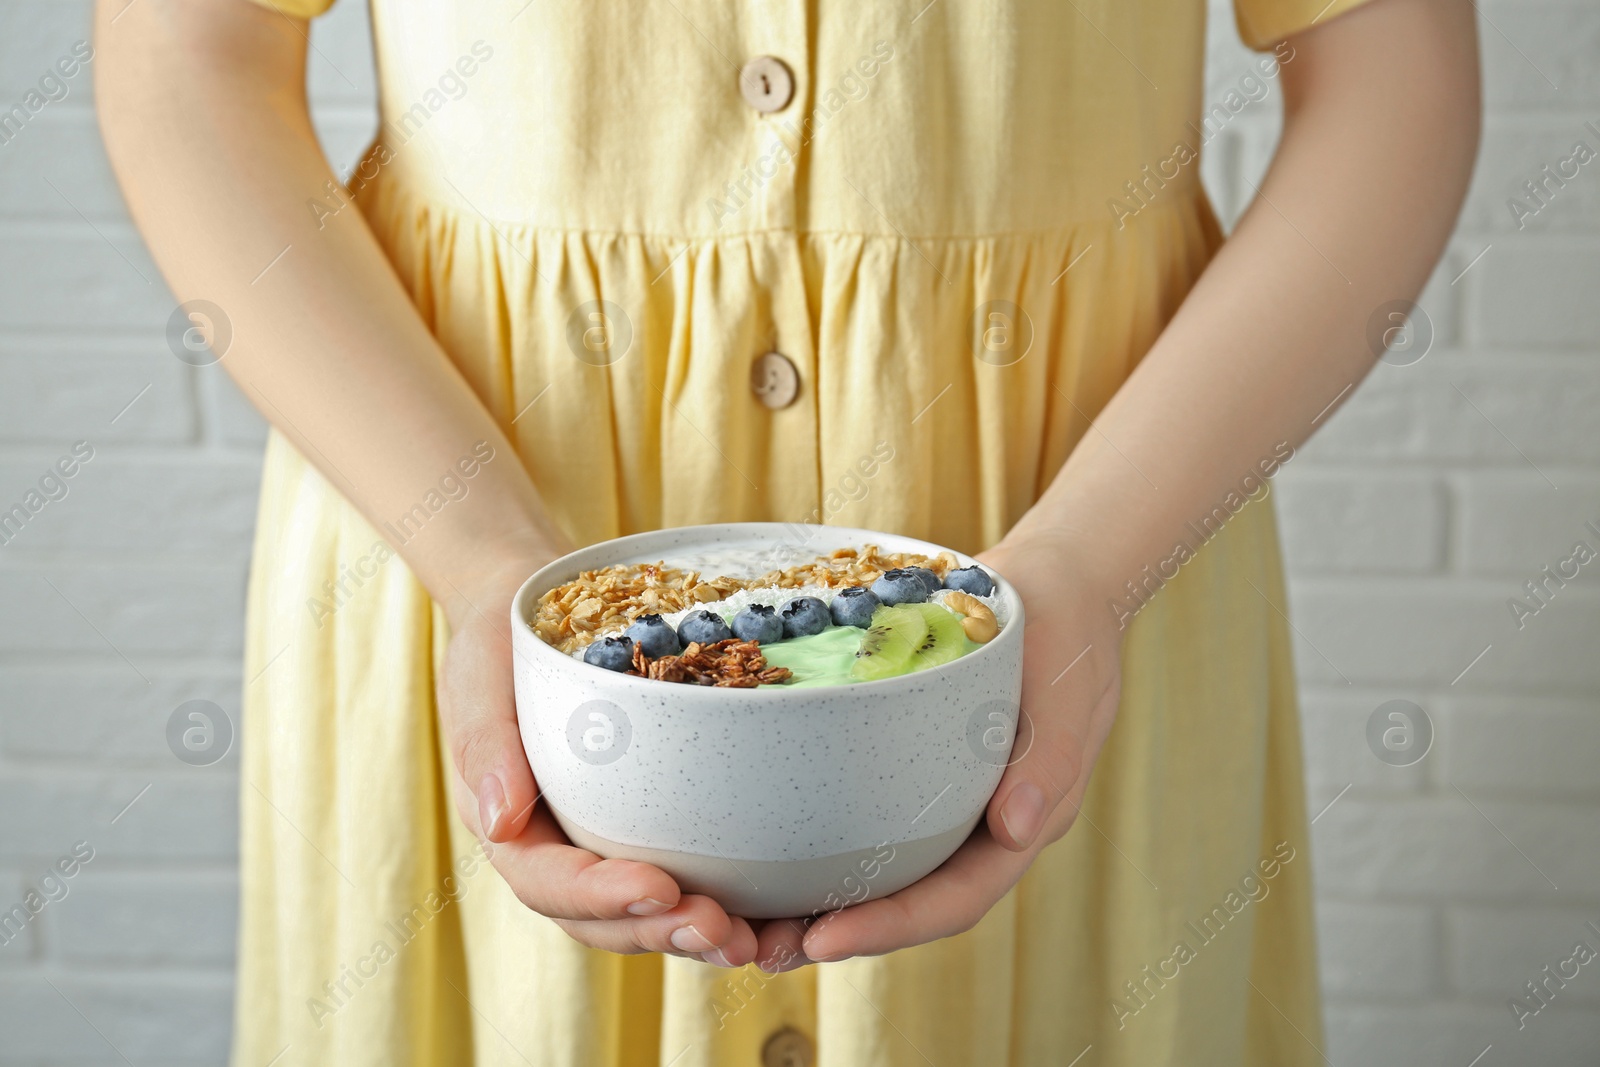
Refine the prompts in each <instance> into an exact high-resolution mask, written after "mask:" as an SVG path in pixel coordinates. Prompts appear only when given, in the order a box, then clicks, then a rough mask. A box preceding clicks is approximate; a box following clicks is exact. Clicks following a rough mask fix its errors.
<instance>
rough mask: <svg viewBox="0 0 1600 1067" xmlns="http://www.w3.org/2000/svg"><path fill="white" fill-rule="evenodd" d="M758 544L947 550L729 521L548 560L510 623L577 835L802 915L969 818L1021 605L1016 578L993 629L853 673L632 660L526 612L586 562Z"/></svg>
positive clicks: (1001, 739)
mask: <svg viewBox="0 0 1600 1067" xmlns="http://www.w3.org/2000/svg"><path fill="white" fill-rule="evenodd" d="M752 544H756V545H782V544H787V545H792V546H796V547H801V546H803V547H804V549H805V550H807V551H814V552H815V553H817V554H823V553H827V552H829V551H831V550H833V549H835V548H843V547H859V546H861V545H865V544H876V545H878V546H879V547H880V548H882V549H883V551H885V552H888V553H892V552H920V553H923V554H925V555H928V556H934V555H937V554H938V553H939V552H941V551H944V549H943V548H941V547H940V546H938V545H932V544H928V543H927V542H925V541H917V540H913V539H911V538H907V537H898V536H895V535H893V534H885V533H877V532H873V531H870V530H854V529H846V528H843V527H831V526H797V525H793V524H780V523H733V524H728V525H721V526H693V527H682V528H679V529H672V530H658V531H654V532H651V533H644V534H636V535H634V536H631V537H623V538H618V539H616V540H614V541H606V542H603V543H601V544H597V545H592V546H590V547H588V548H584V549H580V550H579V551H577V552H573V553H571V554H570V555H567V556H563V557H562V558H561V559H558V560H556V561H555V562H554V563H551V564H550V565H548V566H546V567H544V568H542V569H541V570H540V571H539V572H538V573H537V574H535V575H534V576H533V577H532V578H529V579H528V581H527V582H526V583H525V584H524V585H523V586H522V588H521V589H520V590H519V591H518V593H517V596H516V599H515V601H513V603H512V608H511V621H512V629H513V635H512V643H513V648H514V652H515V655H516V697H517V716H518V720H519V723H520V727H521V732H522V743H523V745H524V747H525V748H526V749H527V753H528V760H529V762H530V764H531V765H532V767H533V773H534V775H535V777H536V778H537V779H538V783H539V788H540V790H541V791H542V795H543V798H544V800H545V801H547V802H548V803H549V804H550V808H551V810H552V812H554V814H555V817H556V819H557V821H558V822H559V823H560V824H561V827H562V828H563V829H564V830H565V831H566V833H567V836H568V837H570V838H571V839H572V841H573V842H574V843H575V844H577V845H579V846H581V847H583V848H586V849H589V850H591V851H593V852H596V853H598V854H599V855H601V856H605V857H608V858H614V857H623V858H628V859H637V860H644V861H646V862H649V863H653V864H655V865H656V866H659V867H661V868H662V869H663V870H665V871H667V872H668V873H669V874H671V875H672V876H673V877H674V878H676V879H677V880H678V882H679V884H680V885H681V886H682V887H683V889H684V891H685V892H694V893H704V894H706V895H708V896H710V897H712V898H713V899H715V900H717V901H718V902H719V903H721V904H722V905H723V906H724V907H725V908H726V909H727V910H728V911H729V912H730V913H732V914H735V915H743V916H746V917H748V918H780V917H788V916H806V915H811V914H813V913H815V912H820V911H831V910H834V909H836V908H839V907H843V906H845V905H848V904H853V903H859V902H860V901H862V900H866V899H868V898H869V897H880V896H884V895H886V894H888V893H892V892H895V891H896V890H899V889H903V888H904V887H906V886H908V885H910V884H911V883H912V882H914V881H916V880H917V879H919V878H921V877H922V876H923V875H925V874H927V873H928V872H930V871H932V870H933V869H934V868H935V867H937V866H939V864H941V863H943V862H944V861H945V860H946V859H947V858H948V857H949V856H950V854H951V853H952V852H954V851H955V850H956V848H957V846H959V845H960V844H961V842H962V841H963V840H965V839H966V837H967V835H968V834H969V833H971V832H972V829H973V827H974V826H975V825H976V824H977V822H978V819H979V818H980V817H981V816H982V814H983V810H984V807H985V806H986V804H987V803H988V800H989V797H990V796H991V795H992V794H993V792H994V789H995V786H996V785H997V784H999V781H1000V776H1001V773H1002V772H1003V771H1004V768H1005V764H1006V762H1007V760H1008V759H1009V756H1010V751H1011V742H1012V739H1013V737H1014V736H1015V732H1016V723H1017V709H1018V704H1019V700H1020V698H1021V692H1022V625H1023V617H1022V602H1021V600H1020V599H1019V598H1018V596H1017V594H1016V591H1015V590H1014V589H1013V588H1012V587H1011V586H1010V585H1009V584H1008V583H1007V582H1006V581H1005V579H1004V578H1002V577H1001V576H999V575H995V579H996V582H997V585H998V590H997V595H998V596H1000V597H1001V598H1002V606H1003V608H1004V609H1005V610H1004V615H1003V617H1004V618H1006V619H1007V620H1008V621H1007V622H1006V625H1005V627H1004V628H1003V629H1002V630H1001V632H1000V634H999V636H997V637H996V638H995V639H994V640H993V641H990V642H989V643H988V644H986V645H984V646H983V647H981V648H979V649H977V650H975V651H973V652H970V653H968V654H967V655H965V656H962V657H961V658H959V659H957V660H954V661H952V662H950V663H948V664H945V665H944V666H942V667H937V668H931V669H928V670H923V671H918V672H916V673H913V674H907V675H901V676H899V677H896V678H887V679H884V680H881V681H875V682H858V683H854V684H850V685H839V686H820V687H815V688H805V689H790V690H785V689H780V688H763V689H731V688H716V687H706V686H696V685H684V684H674V683H670V682H662V681H653V680H649V679H645V678H637V677H631V676H629V675H625V674H620V673H617V672H613V671H607V670H602V669H601V668H599V667H594V666H591V665H589V664H586V663H583V662H581V661H579V660H577V659H575V658H573V657H572V656H569V655H567V654H566V653H563V652H561V651H559V650H557V649H555V648H553V647H551V646H550V645H547V644H545V643H544V642H543V641H542V640H540V639H539V638H538V637H537V636H536V635H535V634H534V632H533V629H532V627H531V626H530V624H529V620H530V619H531V617H532V615H533V612H534V609H535V608H536V607H537V604H538V601H539V597H540V596H541V595H543V594H544V593H545V592H546V591H548V590H549V589H552V588H554V587H555V586H558V585H561V584H562V583H564V582H567V581H570V580H572V579H573V578H575V577H577V576H578V573H579V572H580V571H586V570H593V569H596V568H599V567H605V566H610V565H611V564H615V563H629V562H654V561H656V560H665V561H667V563H668V564H669V565H671V564H672V562H673V560H674V558H675V557H679V558H681V557H683V556H685V555H687V554H690V553H696V554H699V553H703V552H705V551H707V550H715V549H716V546H718V545H727V546H734V545H741V546H742V545H752ZM956 555H957V556H958V557H959V558H960V559H961V562H962V565H963V566H968V565H970V564H972V563H974V562H975V561H974V560H972V559H971V558H969V557H966V556H962V555H961V554H960V553H956ZM986 569H987V568H986ZM704 573H705V576H706V577H715V569H714V568H711V569H707V570H706V571H705V572H704ZM990 573H991V574H993V571H992V570H991V571H990Z"/></svg>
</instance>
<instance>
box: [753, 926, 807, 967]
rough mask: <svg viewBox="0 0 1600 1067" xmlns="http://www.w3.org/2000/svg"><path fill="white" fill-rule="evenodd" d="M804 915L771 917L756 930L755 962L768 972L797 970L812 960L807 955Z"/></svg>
mask: <svg viewBox="0 0 1600 1067" xmlns="http://www.w3.org/2000/svg"><path fill="white" fill-rule="evenodd" d="M805 936H806V924H805V920H803V919H769V920H768V921H766V922H764V923H762V924H761V925H760V927H759V928H758V929H757V930H756V954H755V960H754V963H755V965H756V966H757V967H760V968H761V969H762V970H763V971H765V972H766V973H768V974H782V973H783V972H784V971H793V970H797V969H799V968H801V967H804V966H805V965H806V964H808V963H811V962H812V960H810V959H808V958H807V957H806V952H805V947H804V944H803V942H804V941H805Z"/></svg>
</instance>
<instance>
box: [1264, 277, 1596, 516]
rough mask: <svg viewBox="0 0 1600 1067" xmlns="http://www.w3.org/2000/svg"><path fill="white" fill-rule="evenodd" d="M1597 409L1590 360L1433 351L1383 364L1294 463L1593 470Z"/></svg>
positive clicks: (1329, 419) (1329, 420) (1327, 423)
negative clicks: (1405, 362) (1404, 362)
mask: <svg viewBox="0 0 1600 1067" xmlns="http://www.w3.org/2000/svg"><path fill="white" fill-rule="evenodd" d="M1495 251H1496V252H1498V251H1499V249H1498V248H1496V250H1495ZM1493 255H1494V253H1490V256H1493ZM1486 262H1488V257H1485V259H1484V261H1483V262H1480V263H1479V264H1478V266H1477V267H1474V268H1473V271H1474V272H1476V271H1477V270H1479V269H1481V268H1482V267H1483V265H1484V263H1486ZM1467 277H1468V278H1470V277H1472V275H1471V274H1470V273H1469V274H1468V275H1467ZM1462 284H1463V285H1464V284H1466V283H1465V281H1463V282H1462ZM1424 299H1426V296H1425V297H1424ZM1596 406H1600V365H1597V363H1596V361H1595V360H1593V359H1590V358H1579V357H1575V356H1574V357H1569V356H1559V355H1538V356H1530V355H1524V354H1515V355H1513V354H1509V353H1508V354H1502V355H1469V354H1467V353H1464V352H1461V351H1458V350H1452V349H1438V348H1436V349H1435V350H1434V351H1432V352H1430V353H1429V354H1428V355H1427V356H1426V357H1425V358H1424V359H1423V360H1422V361H1421V362H1419V363H1415V364H1413V365H1411V366H1408V367H1392V366H1387V365H1384V364H1379V365H1378V367H1377V368H1376V369H1375V370H1374V371H1373V372H1372V374H1371V375H1370V376H1369V377H1368V378H1367V379H1366V381H1365V382H1363V383H1362V384H1361V385H1360V386H1358V387H1357V388H1356V390H1355V392H1354V393H1353V394H1352V395H1351V396H1350V397H1349V398H1348V399H1347V400H1346V402H1345V404H1344V405H1343V407H1341V408H1340V409H1339V410H1338V411H1336V412H1334V413H1333V414H1332V415H1331V416H1329V417H1328V419H1327V421H1326V422H1325V424H1324V425H1323V428H1322V429H1321V430H1320V431H1319V432H1318V433H1317V435H1316V436H1315V437H1313V438H1312V439H1311V440H1310V441H1309V442H1307V443H1306V445H1305V446H1304V447H1303V448H1302V449H1301V450H1300V454H1299V455H1297V456H1296V459H1295V462H1296V463H1299V462H1300V460H1301V459H1302V458H1304V459H1306V460H1311V461H1318V462H1320V461H1324V460H1339V459H1362V460H1370V461H1374V462H1378V463H1384V464H1392V463H1395V462H1404V461H1417V462H1435V461H1437V462H1471V463H1474V464H1480V465H1492V466H1503V467H1507V468H1514V469H1517V470H1521V471H1528V472H1530V473H1537V472H1536V468H1538V469H1543V468H1545V467H1559V466H1561V465H1570V464H1589V465H1595V464H1600V435H1597V434H1595V433H1594V432H1593V430H1592V421H1591V420H1590V419H1589V416H1588V413H1589V412H1591V411H1593V410H1594V409H1595V407H1596ZM1530 463H1531V464H1533V466H1530ZM1308 465H1309V464H1308ZM1547 476H1548V474H1547ZM1552 480H1553V481H1555V484H1557V485H1560V484H1561V483H1560V481H1559V480H1558V479H1554V478H1552Z"/></svg>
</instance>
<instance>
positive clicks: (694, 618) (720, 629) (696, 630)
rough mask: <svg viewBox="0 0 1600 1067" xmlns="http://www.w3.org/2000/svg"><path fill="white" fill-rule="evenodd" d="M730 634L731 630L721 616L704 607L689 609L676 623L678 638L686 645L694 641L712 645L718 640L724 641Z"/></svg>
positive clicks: (731, 634)
mask: <svg viewBox="0 0 1600 1067" xmlns="http://www.w3.org/2000/svg"><path fill="white" fill-rule="evenodd" d="M732 636H733V631H732V630H730V629H728V624H727V623H725V622H723V621H722V616H721V615H718V614H716V613H715V612H711V611H707V610H706V609H704V608H701V609H700V610H699V611H691V612H690V613H689V614H688V615H686V616H684V619H683V621H682V622H680V623H678V639H679V640H680V641H682V642H683V643H684V644H686V645H688V644H694V643H699V644H702V645H712V644H716V643H717V642H718V641H726V640H727V639H728V638H730V637H732Z"/></svg>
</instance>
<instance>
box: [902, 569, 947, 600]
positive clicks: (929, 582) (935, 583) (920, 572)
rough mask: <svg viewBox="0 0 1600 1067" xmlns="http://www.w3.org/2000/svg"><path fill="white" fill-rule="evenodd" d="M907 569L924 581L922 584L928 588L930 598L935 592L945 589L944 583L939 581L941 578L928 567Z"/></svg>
mask: <svg viewBox="0 0 1600 1067" xmlns="http://www.w3.org/2000/svg"><path fill="white" fill-rule="evenodd" d="M905 569H906V570H908V571H910V572H911V573H912V574H915V575H916V576H917V577H918V578H921V579H922V584H923V585H924V586H926V587H927V589H928V595H929V596H932V595H933V594H934V591H935V590H938V589H943V588H944V583H943V582H941V581H940V580H939V576H938V575H937V574H935V573H933V572H932V571H930V570H929V569H928V568H926V567H907V568H905Z"/></svg>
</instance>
